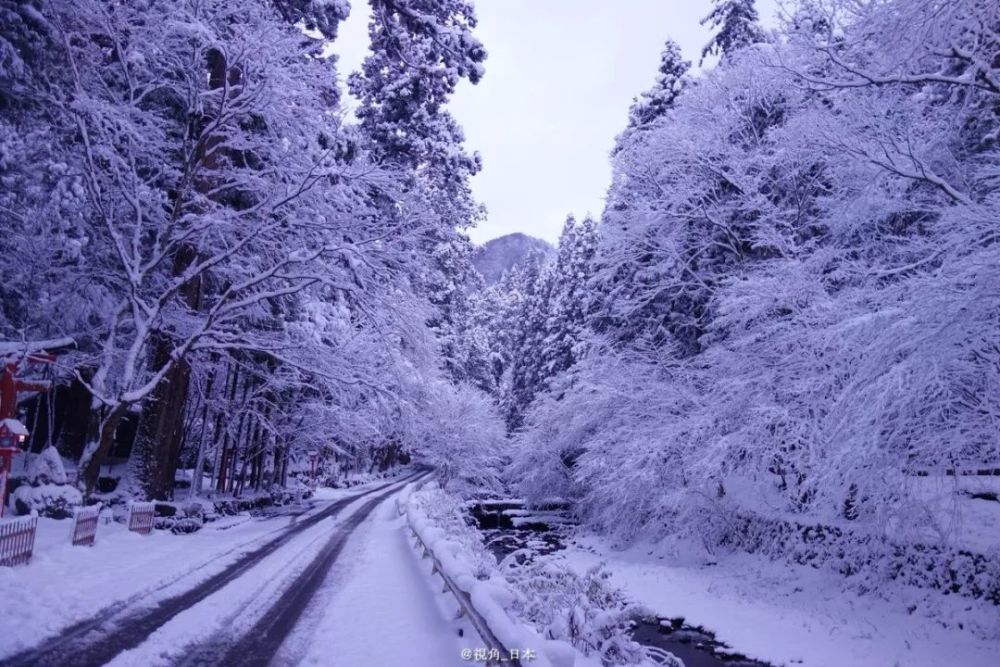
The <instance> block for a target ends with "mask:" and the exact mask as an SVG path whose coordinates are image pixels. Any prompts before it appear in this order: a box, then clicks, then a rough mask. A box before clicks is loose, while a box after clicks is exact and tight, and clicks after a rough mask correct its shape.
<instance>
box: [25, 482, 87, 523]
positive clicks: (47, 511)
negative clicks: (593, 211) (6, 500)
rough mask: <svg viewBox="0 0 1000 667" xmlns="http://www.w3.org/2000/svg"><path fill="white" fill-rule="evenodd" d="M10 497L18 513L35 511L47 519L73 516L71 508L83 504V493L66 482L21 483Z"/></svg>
mask: <svg viewBox="0 0 1000 667" xmlns="http://www.w3.org/2000/svg"><path fill="white" fill-rule="evenodd" d="M12 499H13V505H14V511H15V512H17V513H18V514H29V513H30V512H32V511H37V512H38V515H39V516H43V517H47V518H49V519H68V518H70V517H72V516H73V508H74V507H79V506H80V505H82V504H83V494H81V493H80V491H79V490H78V489H77V488H76V487H74V486H70V485H68V484H37V485H33V486H32V485H27V484H22V485H21V486H19V487H17V489H16V490H15V491H14V493H13V494H12Z"/></svg>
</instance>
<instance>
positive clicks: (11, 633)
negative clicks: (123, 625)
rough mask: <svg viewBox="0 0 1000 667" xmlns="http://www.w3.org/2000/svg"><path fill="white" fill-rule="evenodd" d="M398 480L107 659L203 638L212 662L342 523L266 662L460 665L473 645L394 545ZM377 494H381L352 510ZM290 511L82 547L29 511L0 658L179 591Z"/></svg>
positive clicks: (175, 660)
mask: <svg viewBox="0 0 1000 667" xmlns="http://www.w3.org/2000/svg"><path fill="white" fill-rule="evenodd" d="M404 486H405V485H397V486H390V487H389V488H387V489H386V490H385V491H379V492H378V494H377V495H374V496H373V495H369V496H364V497H359V498H358V499H356V500H353V501H351V502H350V503H349V504H348V505H346V507H344V508H343V510H342V511H341V512H340V513H339V514H337V515H335V516H331V517H327V518H324V519H322V520H321V521H318V522H317V523H315V525H312V526H310V527H308V528H307V529H305V530H302V531H301V532H299V533H297V534H295V536H294V537H292V539H290V540H288V541H287V542H286V543H283V544H282V545H281V546H280V547H279V548H278V549H276V550H275V551H273V552H271V553H268V554H267V555H265V556H264V557H263V558H261V559H260V560H259V561H257V562H255V564H253V566H252V567H251V568H250V569H249V570H247V571H246V572H245V574H243V575H242V576H239V577H238V578H236V579H234V580H232V581H230V582H229V583H227V584H226V585H225V586H223V587H222V588H221V589H219V590H217V591H216V592H214V593H212V594H210V595H208V596H207V597H204V598H203V599H200V600H199V601H197V602H196V603H194V604H193V605H191V606H190V607H187V608H184V609H183V610H182V611H180V612H179V613H178V614H177V615H176V616H173V617H172V618H170V619H169V620H167V621H166V622H165V623H163V624H162V625H160V626H159V627H156V628H155V629H154V630H153V631H152V632H151V634H149V635H148V637H146V638H145V640H144V641H142V643H140V644H139V645H138V646H135V647H134V648H132V649H130V650H126V651H124V652H122V653H119V654H118V655H117V656H116V657H115V658H114V659H113V660H111V662H110V663H108V664H110V665H115V666H117V667H132V666H138V665H142V666H143V667H146V666H148V665H177V664H187V661H189V660H190V659H191V656H196V657H197V656H198V651H200V650H202V649H203V648H204V647H208V654H209V658H210V659H209V660H208V662H209V663H211V662H212V661H213V660H216V659H218V658H220V657H221V655H222V653H213V650H214V648H215V647H217V646H219V645H221V646H222V648H223V649H225V648H226V646H227V645H228V646H234V645H236V643H237V641H238V640H239V639H240V638H241V637H243V636H246V635H247V634H248V633H249V632H251V630H252V629H254V628H255V627H256V624H257V623H258V622H259V621H260V620H261V619H262V618H263V616H264V615H265V614H269V613H273V612H274V610H276V609H278V608H280V603H281V602H283V596H284V595H285V593H286V592H287V591H288V590H289V589H290V588H291V587H292V585H293V584H292V582H293V581H298V578H299V576H300V575H302V573H303V572H307V571H309V568H313V567H315V563H317V562H319V560H321V559H320V558H319V556H321V554H322V553H323V552H324V549H325V548H326V545H328V544H329V543H330V539H331V537H332V536H334V535H335V534H337V531H338V530H341V529H342V528H344V527H345V524H347V523H348V522H350V521H351V520H352V519H354V520H355V522H357V521H360V524H359V525H358V527H357V528H356V529H355V530H353V532H350V533H349V537H348V538H347V541H346V543H345V544H344V548H343V551H342V552H340V553H339V556H338V557H337V558H336V559H335V561H334V563H333V567H332V569H330V570H329V572H328V573H327V574H326V575H325V577H324V578H323V580H322V583H321V584H320V585H319V586H318V587H316V588H315V589H314V590H310V591H308V592H307V594H308V595H309V598H308V604H307V606H306V607H305V610H304V612H303V613H302V615H301V617H299V618H298V620H297V621H296V622H295V624H294V627H293V629H292V630H291V632H290V633H289V634H288V636H287V638H286V639H285V641H284V642H283V643H282V645H281V647H280V648H279V649H278V652H277V654H276V655H275V659H274V661H273V663H272V664H275V665H289V664H303V665H330V664H338V665H345V666H349V667H350V666H355V665H356V666H359V667H360V666H367V665H396V664H407V665H413V666H415V667H421V666H426V667H440V666H445V665H459V664H465V663H466V662H467V661H465V660H463V659H462V657H461V656H462V650H463V649H465V648H475V647H477V646H478V645H479V643H480V642H479V641H478V639H477V638H476V637H475V634H474V631H473V630H472V629H471V627H469V626H468V624H467V623H466V622H465V621H464V620H461V619H458V618H457V615H456V610H457V609H456V606H455V605H454V602H453V601H452V600H451V599H450V598H449V597H448V594H445V593H443V592H441V590H440V582H439V581H438V580H436V579H434V578H433V577H432V575H431V572H430V570H429V561H425V560H422V559H421V558H420V557H419V556H418V554H416V553H415V551H414V549H413V547H412V545H411V544H409V543H408V541H407V539H408V535H409V533H408V531H407V528H406V524H405V519H404V518H403V517H401V516H399V515H398V513H397V511H396V504H395V496H394V494H392V491H393V490H396V491H398V490H400V489H402V488H403V487H404ZM364 490H365V489H358V488H354V489H351V490H349V491H338V490H329V489H327V490H323V491H321V492H320V493H318V494H317V495H318V496H319V497H320V498H321V502H319V503H318V506H317V508H316V510H314V511H320V510H321V509H322V508H324V507H327V506H328V504H327V503H326V501H327V500H331V501H332V500H338V499H342V498H344V497H348V496H353V495H354V494H356V493H358V492H359V491H364ZM386 493H389V494H392V495H389V496H388V497H387V498H386V499H385V500H383V501H382V502H381V503H379V504H378V505H377V506H375V508H374V511H373V512H372V513H371V514H367V515H366V511H367V510H369V509H371V505H372V503H373V502H378V500H377V498H379V497H385V495H386ZM362 517H366V518H363V519H362ZM295 520H298V521H302V517H299V518H298V519H294V518H293V517H289V516H282V517H276V518H271V519H264V520H257V519H250V518H249V517H230V518H227V519H223V520H220V521H218V522H214V523H211V524H208V525H207V526H206V527H205V528H204V529H203V530H202V531H200V532H198V533H195V534H193V535H183V536H176V535H170V534H168V533H164V532H159V531H154V533H153V534H152V535H148V536H141V535H136V534H133V533H128V532H127V531H126V530H124V528H123V526H121V525H120V524H111V525H101V526H100V527H99V531H98V542H97V545H96V546H95V547H93V548H84V547H72V546H70V545H69V541H68V531H69V526H70V522H69V521H61V522H60V521H53V520H47V519H43V520H41V522H40V529H39V537H38V546H37V549H36V554H35V557H34V559H33V560H32V562H31V564H30V565H28V566H26V567H19V568H4V569H0V596H2V598H3V599H4V606H5V609H6V610H10V611H8V612H7V614H6V616H5V617H4V618H3V623H2V626H3V632H2V634H0V660H2V659H3V658H4V657H5V656H10V655H12V654H14V653H17V652H19V651H21V650H23V649H25V648H28V647H30V646H33V645H35V644H37V643H38V642H39V641H42V640H44V639H46V638H48V637H51V636H52V635H54V634H58V633H59V632H60V630H63V629H64V628H66V627H67V626H69V625H71V624H72V623H74V622H76V621H81V620H85V619H89V618H92V617H93V616H94V614H95V613H97V612H99V611H100V610H102V609H104V608H107V607H108V606H109V605H116V604H120V605H123V606H124V605H125V604H129V605H132V606H133V607H137V608H146V607H152V606H155V605H156V604H157V602H158V601H160V600H166V599H168V598H170V597H171V596H175V595H177V594H178V593H179V592H181V591H186V590H190V589H192V588H193V587H195V586H197V585H198V583H200V582H202V581H204V580H205V579H206V578H207V577H209V576H210V575H212V574H214V573H216V572H220V571H221V570H223V569H224V568H225V567H226V566H227V565H229V564H231V563H233V562H234V561H235V560H236V559H237V558H239V556H240V555H241V554H244V553H247V552H249V551H251V550H253V549H255V548H257V547H259V546H260V545H261V544H262V543H263V542H266V541H267V540H268V539H270V538H272V537H274V536H276V535H277V534H280V533H281V532H283V531H284V530H285V529H286V528H288V526H289V525H290V523H291V522H293V521H295ZM460 631H461V635H460ZM195 662H197V660H195ZM226 664H229V663H226Z"/></svg>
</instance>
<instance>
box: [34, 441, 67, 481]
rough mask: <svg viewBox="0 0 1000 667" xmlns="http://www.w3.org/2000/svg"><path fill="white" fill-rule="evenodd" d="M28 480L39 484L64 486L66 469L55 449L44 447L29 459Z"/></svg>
mask: <svg viewBox="0 0 1000 667" xmlns="http://www.w3.org/2000/svg"><path fill="white" fill-rule="evenodd" d="M28 479H29V480H31V481H32V482H38V483H39V484H65V483H66V468H65V466H63V461H62V457H61V456H59V452H58V451H57V450H56V448H55V447H46V448H45V449H43V450H42V451H41V453H39V454H35V455H33V456H32V457H31V462H30V463H29V464H28Z"/></svg>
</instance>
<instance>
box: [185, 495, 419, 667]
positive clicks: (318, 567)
mask: <svg viewBox="0 0 1000 667" xmlns="http://www.w3.org/2000/svg"><path fill="white" fill-rule="evenodd" d="M407 481H409V479H408V480H407ZM399 490H400V489H399V488H395V489H390V490H389V491H386V492H384V493H381V494H379V495H377V496H375V497H374V498H372V499H371V500H369V501H368V502H366V503H365V504H364V505H362V506H361V507H360V508H359V509H358V510H357V511H355V512H354V513H353V514H351V516H350V517H348V518H347V519H346V520H345V521H344V522H343V523H342V524H341V525H339V526H338V527H337V530H336V532H334V534H333V535H332V536H331V538H330V541H329V542H327V544H326V546H325V547H324V548H323V550H322V551H321V552H320V553H319V555H317V556H316V558H315V559H314V560H313V561H312V562H311V563H310V564H309V565H307V566H306V568H305V569H304V570H302V571H301V572H300V573H299V574H298V575H297V576H296V577H295V580H294V581H293V582H292V584H291V585H290V586H289V587H288V589H287V590H286V591H285V592H284V593H283V594H282V595H281V596H280V597H279V598H278V599H277V601H275V602H274V603H273V604H272V605H271V606H270V607H269V608H268V609H267V610H265V611H264V612H263V614H261V616H260V619H259V620H258V621H257V622H256V623H255V624H254V625H253V626H252V627H251V628H250V629H249V630H247V631H245V632H243V633H242V637H233V636H232V635H229V634H227V633H224V634H222V635H215V636H213V637H211V638H209V639H208V640H207V641H204V642H201V643H199V644H196V645H195V646H194V647H192V648H189V649H188V650H189V651H190V652H189V653H188V655H187V656H186V657H185V658H183V659H182V660H180V661H179V662H178V663H176V664H177V667H201V666H205V665H215V666H218V667H266V666H267V665H269V664H270V663H271V660H272V659H273V658H274V656H275V654H276V653H277V652H278V649H279V648H280V647H281V645H282V643H283V642H284V641H285V639H286V638H287V637H288V635H289V634H290V633H291V631H292V629H293V628H294V627H295V625H296V623H297V622H298V620H299V618H300V617H301V616H302V614H303V612H304V611H305V610H306V608H307V607H308V606H309V603H310V601H311V600H312V599H313V597H314V596H315V595H316V593H317V591H319V590H320V588H321V585H322V583H323V580H324V579H325V578H326V576H327V574H328V573H329V572H330V569H331V568H332V567H333V565H334V563H335V562H336V561H337V557H338V556H339V555H340V552H341V551H343V549H344V545H345V544H346V543H347V540H348V538H350V537H351V535H352V534H353V533H354V530H355V529H356V528H357V527H358V526H360V525H361V523H362V522H364V521H365V520H366V519H367V518H368V516H369V515H370V514H371V513H372V512H373V511H374V510H375V508H376V507H377V506H378V505H379V504H380V503H382V502H383V501H384V500H385V499H386V498H388V497H389V496H391V495H393V494H394V493H398V492H399Z"/></svg>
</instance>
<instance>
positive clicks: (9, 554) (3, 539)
mask: <svg viewBox="0 0 1000 667" xmlns="http://www.w3.org/2000/svg"><path fill="white" fill-rule="evenodd" d="M37 527H38V517H37V516H27V517H23V518H20V519H10V520H8V521H4V522H2V523H0V565H22V564H24V563H27V562H28V561H29V560H31V553H32V552H33V551H34V550H35V529H36V528H37Z"/></svg>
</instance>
